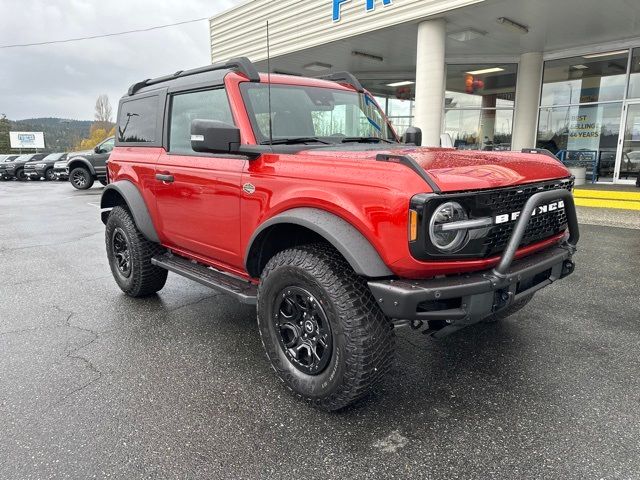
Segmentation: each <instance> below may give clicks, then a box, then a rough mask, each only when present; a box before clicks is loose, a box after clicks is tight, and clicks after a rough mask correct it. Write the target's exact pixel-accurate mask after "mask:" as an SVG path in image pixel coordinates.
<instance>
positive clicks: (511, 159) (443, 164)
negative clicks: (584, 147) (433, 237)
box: [312, 145, 570, 192]
mask: <svg viewBox="0 0 640 480" xmlns="http://www.w3.org/2000/svg"><path fill="white" fill-rule="evenodd" d="M354 147H355V148H354V149H351V148H349V147H347V148H342V149H340V153H339V156H340V157H342V158H348V159H354V160H356V159H362V160H365V159H367V160H376V158H377V156H378V155H379V154H384V155H392V156H394V155H406V156H409V157H411V158H413V159H414V160H415V161H416V163H417V164H418V165H419V166H420V168H422V169H423V170H424V171H425V172H426V173H427V175H428V176H429V177H431V179H432V180H433V182H434V183H435V184H436V185H437V186H438V188H440V190H441V191H442V192H456V191H466V190H483V189H490V188H500V187H509V186H514V185H520V184H525V183H533V182H541V181H545V180H555V179H558V178H566V177H568V176H569V175H570V173H569V170H567V168H566V167H565V166H564V165H562V163H560V162H559V161H558V160H556V159H555V158H553V157H550V156H547V155H544V154H535V153H533V154H532V153H519V152H484V151H477V150H454V149H449V148H421V147H405V146H402V147H401V148H397V149H396V148H390V149H380V145H376V147H377V149H376V150H374V149H372V148H371V147H372V146H371V145H361V146H354ZM358 147H364V148H358ZM330 150H334V149H330ZM336 150H337V149H336ZM323 151H325V152H326V150H325V149H322V148H321V149H318V150H313V151H312V152H313V154H315V155H319V154H322V153H321V152H323ZM325 154H326V153H325ZM336 154H337V152H336Z"/></svg>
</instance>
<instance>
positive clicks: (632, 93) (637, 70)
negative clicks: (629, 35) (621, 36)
mask: <svg viewBox="0 0 640 480" xmlns="http://www.w3.org/2000/svg"><path fill="white" fill-rule="evenodd" d="M629 98H640V48H634V49H633V55H632V56H631V76H630V77H629Z"/></svg>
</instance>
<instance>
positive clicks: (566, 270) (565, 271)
mask: <svg viewBox="0 0 640 480" xmlns="http://www.w3.org/2000/svg"><path fill="white" fill-rule="evenodd" d="M575 269H576V264H575V263H573V261H571V260H565V261H564V264H563V265H562V277H561V278H564V277H566V276H567V275H571V274H572V273H573V271H574V270H575Z"/></svg>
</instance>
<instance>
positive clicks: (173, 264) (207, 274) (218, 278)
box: [151, 253, 258, 305]
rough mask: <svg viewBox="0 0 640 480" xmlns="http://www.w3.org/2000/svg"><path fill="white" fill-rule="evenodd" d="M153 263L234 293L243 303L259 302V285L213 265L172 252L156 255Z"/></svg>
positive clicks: (152, 260)
mask: <svg viewBox="0 0 640 480" xmlns="http://www.w3.org/2000/svg"><path fill="white" fill-rule="evenodd" d="M151 263H152V264H153V265H156V266H157V267H161V268H164V269H166V270H169V271H170V272H173V273H177V274H178V275H181V276H183V277H185V278H188V279H189V280H194V281H196V282H198V283H201V284H202V285H205V286H207V287H209V288H213V289H214V290H218V291H219V292H222V293H226V294H229V295H232V296H234V297H236V298H237V299H238V300H239V301H240V302H241V303H244V304H247V305H255V304H256V303H257V302H258V287H256V286H255V285H254V284H253V283H251V282H247V281H246V280H244V279H242V278H238V277H234V276H231V275H228V274H226V273H223V272H221V271H219V270H215V269H214V268H212V267H207V266H206V265H202V264H201V263H197V262H193V261H191V260H187V259H186V258H182V257H179V256H177V255H173V254H171V253H165V254H163V255H158V256H155V257H153V258H152V259H151Z"/></svg>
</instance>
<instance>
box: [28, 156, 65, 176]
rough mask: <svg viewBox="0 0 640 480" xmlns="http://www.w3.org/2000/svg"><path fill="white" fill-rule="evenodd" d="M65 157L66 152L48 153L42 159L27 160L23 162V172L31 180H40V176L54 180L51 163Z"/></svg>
mask: <svg viewBox="0 0 640 480" xmlns="http://www.w3.org/2000/svg"><path fill="white" fill-rule="evenodd" d="M66 158H67V154H66V153H50V154H49V155H47V156H46V157H44V158H43V159H42V160H37V159H36V160H29V161H28V162H27V163H25V164H24V174H25V176H27V177H28V178H30V179H31V180H40V179H41V178H42V177H44V178H45V179H46V180H49V181H51V180H55V179H56V176H55V174H54V173H53V164H54V163H56V162H57V161H58V160H65V159H66Z"/></svg>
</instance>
